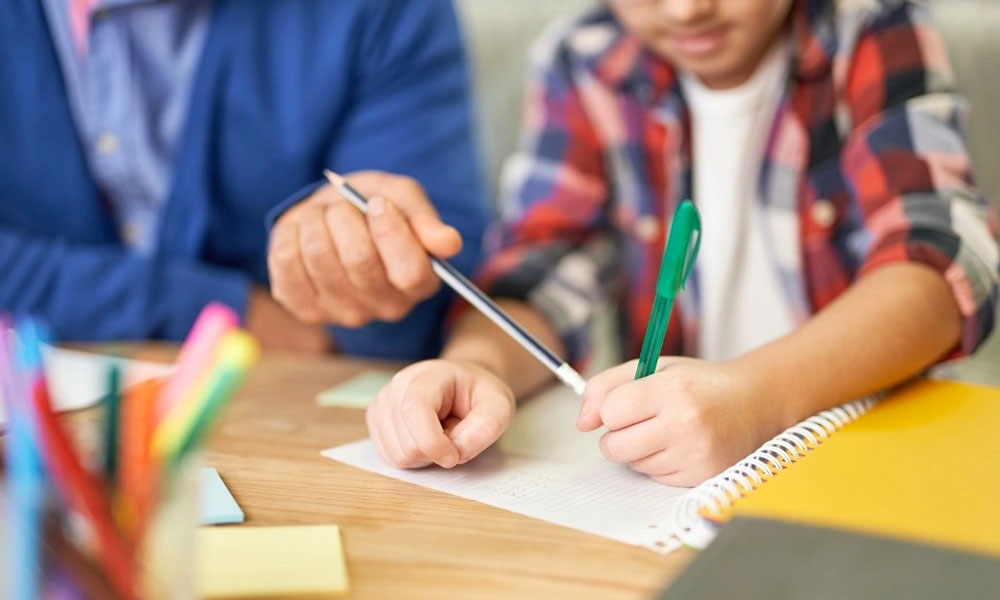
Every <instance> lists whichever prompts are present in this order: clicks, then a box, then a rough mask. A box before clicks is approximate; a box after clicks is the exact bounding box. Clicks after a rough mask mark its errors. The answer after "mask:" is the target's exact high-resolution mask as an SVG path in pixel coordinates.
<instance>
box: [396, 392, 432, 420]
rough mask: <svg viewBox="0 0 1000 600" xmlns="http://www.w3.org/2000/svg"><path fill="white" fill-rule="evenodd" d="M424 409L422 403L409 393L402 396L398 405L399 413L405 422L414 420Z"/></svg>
mask: <svg viewBox="0 0 1000 600" xmlns="http://www.w3.org/2000/svg"><path fill="white" fill-rule="evenodd" d="M424 410H426V409H425V407H424V406H423V404H422V403H421V402H420V401H419V400H417V399H415V398H414V397H413V396H409V395H407V396H404V397H403V400H402V402H400V405H399V415H400V417H401V418H402V419H403V421H406V422H411V421H416V420H417V419H419V418H420V415H421V414H423V412H424Z"/></svg>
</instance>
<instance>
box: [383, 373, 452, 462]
mask: <svg viewBox="0 0 1000 600" xmlns="http://www.w3.org/2000/svg"><path fill="white" fill-rule="evenodd" d="M454 388H455V386H454V381H453V380H452V379H451V378H450V377H440V376H433V375H431V374H423V375H418V376H416V377H414V378H413V379H412V380H411V381H410V383H409V385H407V386H406V390H405V391H404V393H403V398H402V399H401V400H400V402H399V409H398V410H397V411H396V414H397V416H398V419H399V423H400V426H401V428H402V429H403V431H402V432H400V433H401V434H405V435H407V436H409V438H410V439H411V440H412V443H413V445H414V447H415V449H416V450H418V451H419V452H420V453H421V454H422V455H423V456H424V457H426V458H427V459H428V460H429V461H431V462H435V463H437V464H438V465H441V466H442V467H444V468H446V469H450V468H451V467H454V466H455V465H457V464H458V461H459V450H458V448H457V447H455V444H454V443H453V442H452V441H451V440H450V439H449V438H448V436H446V435H445V434H444V430H443V429H442V427H441V420H440V417H439V414H440V413H441V412H442V406H444V405H445V404H451V402H452V400H453V399H451V398H445V395H446V394H450V393H454V391H453V390H454Z"/></svg>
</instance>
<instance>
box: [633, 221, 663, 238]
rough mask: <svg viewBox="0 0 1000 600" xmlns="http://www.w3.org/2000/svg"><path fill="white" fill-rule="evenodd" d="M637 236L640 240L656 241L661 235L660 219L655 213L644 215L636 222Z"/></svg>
mask: <svg viewBox="0 0 1000 600" xmlns="http://www.w3.org/2000/svg"><path fill="white" fill-rule="evenodd" d="M635 237H637V238H639V241H640V242H645V243H651V242H655V241H656V239H657V238H658V237H660V220H659V219H658V218H656V217H655V216H653V215H643V216H641V217H639V218H638V219H637V220H636V222H635Z"/></svg>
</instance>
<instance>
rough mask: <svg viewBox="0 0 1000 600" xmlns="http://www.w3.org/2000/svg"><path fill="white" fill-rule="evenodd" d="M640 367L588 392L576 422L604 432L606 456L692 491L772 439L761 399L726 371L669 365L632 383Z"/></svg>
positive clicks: (693, 363)
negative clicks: (768, 439) (602, 427)
mask: <svg viewBox="0 0 1000 600" xmlns="http://www.w3.org/2000/svg"><path fill="white" fill-rule="evenodd" d="M635 369H636V361H632V362H629V363H625V364H623V365H619V366H617V367H615V368H613V369H609V370H607V371H605V372H603V373H601V374H600V375H598V376H597V377H594V378H593V379H591V380H590V382H589V383H588V384H587V389H586V392H585V393H584V395H583V405H582V407H581V410H580V416H579V418H578V420H577V427H578V428H579V429H580V430H582V431H592V430H594V429H597V428H598V427H600V426H601V425H602V424H603V425H604V426H606V427H607V428H608V430H609V431H608V433H606V434H604V436H603V437H602V438H601V451H602V452H603V453H604V456H605V457H607V459H608V460H610V461H613V462H617V463H625V464H628V466H629V467H630V468H632V469H633V470H635V471H638V472H640V473H645V474H647V475H649V476H650V477H651V478H652V479H654V480H656V481H658V482H660V483H664V484H667V485H674V486H694V485H697V484H699V483H701V482H702V481H704V480H705V479H707V478H709V477H711V476H713V475H716V474H718V473H720V472H721V471H723V470H724V469H726V468H727V467H729V466H730V465H732V464H733V463H735V462H736V461H738V460H740V459H742V458H744V457H746V456H747V455H748V454H750V453H751V452H753V451H754V450H756V449H757V448H758V447H759V446H760V444H761V443H763V442H764V441H766V439H767V438H768V437H770V435H771V433H772V432H771V431H770V429H769V427H768V426H767V425H766V423H768V419H769V417H768V415H767V413H766V406H764V403H762V402H761V401H760V398H761V396H762V395H761V394H757V393H755V392H754V390H753V389H752V385H751V383H750V382H749V381H746V379H747V378H746V377H744V376H742V375H741V374H740V373H739V372H738V371H737V370H735V369H733V368H730V367H729V366H727V365H725V364H717V363H711V362H707V361H701V360H695V359H690V358H664V359H661V360H660V363H659V370H658V371H657V372H656V373H654V374H653V375H651V376H649V377H646V378H643V379H640V380H638V381H634V380H633V379H632V378H633V376H634V375H635Z"/></svg>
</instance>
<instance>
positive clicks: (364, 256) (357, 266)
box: [341, 244, 381, 276]
mask: <svg viewBox="0 0 1000 600" xmlns="http://www.w3.org/2000/svg"><path fill="white" fill-rule="evenodd" d="M341 260H342V261H343V263H344V266H345V267H347V268H348V269H350V270H351V271H353V272H354V273H356V274H359V275H365V276H369V275H373V274H375V273H376V272H377V271H378V269H379V267H380V266H381V263H380V261H379V259H378V255H377V254H376V253H375V249H374V248H372V247H370V246H369V245H367V244H358V245H356V246H353V247H352V248H351V249H350V250H348V251H346V252H344V253H343V254H342V256H341Z"/></svg>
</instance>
